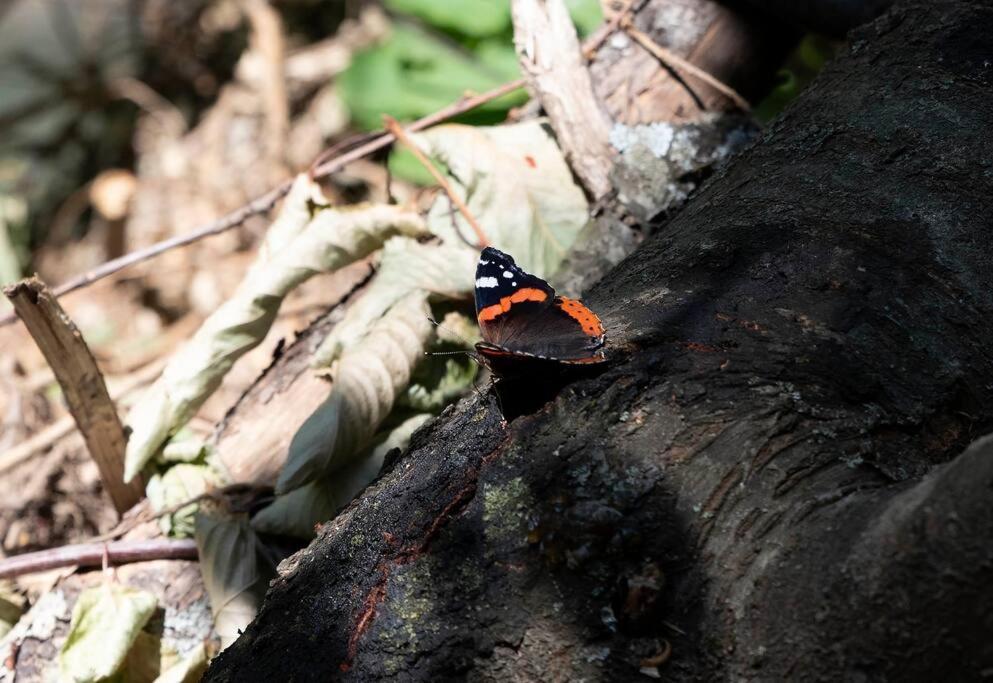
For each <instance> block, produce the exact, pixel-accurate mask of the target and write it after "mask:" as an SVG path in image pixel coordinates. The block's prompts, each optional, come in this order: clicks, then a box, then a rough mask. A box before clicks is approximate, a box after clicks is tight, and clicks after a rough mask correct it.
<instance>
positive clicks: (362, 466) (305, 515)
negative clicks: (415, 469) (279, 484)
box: [252, 413, 432, 538]
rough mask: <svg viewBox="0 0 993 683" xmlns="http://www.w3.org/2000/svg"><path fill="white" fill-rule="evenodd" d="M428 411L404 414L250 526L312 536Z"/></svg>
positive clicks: (406, 439)
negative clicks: (377, 438) (340, 464)
mask: <svg viewBox="0 0 993 683" xmlns="http://www.w3.org/2000/svg"><path fill="white" fill-rule="evenodd" d="M431 417H432V415H431V414H430V413H422V414H419V415H414V416H413V417H410V418H407V419H406V420H404V421H403V422H402V423H400V424H399V425H398V426H396V427H394V428H393V429H391V430H389V431H388V432H386V433H385V434H383V435H382V439H381V440H380V441H379V443H378V444H376V445H375V446H373V447H372V448H369V449H368V451H367V452H366V453H363V454H362V455H361V456H360V457H358V458H356V459H355V461H354V462H352V463H350V464H348V465H346V466H345V467H343V468H341V469H340V470H338V471H336V472H335V473H334V474H331V475H328V476H324V477H321V478H320V479H317V480H315V481H312V482H310V483H309V484H306V485H304V486H301V487H300V488H298V489H294V490H293V491H290V492H289V493H287V494H286V495H282V496H277V497H276V500H275V501H273V503H272V505H270V506H268V507H267V508H265V509H264V510H262V511H260V512H259V513H258V514H257V515H255V516H254V517H253V518H252V527H253V528H254V529H255V530H256V531H258V532H260V533H266V534H278V535H286V536H295V537H297V538H312V537H313V536H314V531H315V526H316V525H317V524H320V523H322V522H326V521H327V520H329V519H331V518H332V517H334V515H335V513H337V512H338V510H340V509H341V508H343V507H344V506H345V505H347V504H348V503H349V502H351V500H352V499H353V498H354V497H355V496H356V495H358V493H359V492H360V491H362V489H364V488H365V487H366V486H368V485H369V483H370V482H371V481H372V480H373V479H375V478H376V477H377V476H378V475H379V470H380V469H381V468H382V466H383V460H384V459H385V458H386V454H387V453H389V452H390V451H391V450H392V449H394V448H400V449H403V448H406V447H407V443H408V442H409V441H410V436H411V434H413V433H414V432H415V431H416V430H417V428H418V427H420V426H421V425H423V424H424V423H425V422H427V421H428V420H429V419H431Z"/></svg>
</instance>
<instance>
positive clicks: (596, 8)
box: [565, 0, 603, 36]
mask: <svg viewBox="0 0 993 683" xmlns="http://www.w3.org/2000/svg"><path fill="white" fill-rule="evenodd" d="M565 4H566V7H568V8H569V15H570V16H571V17H572V21H573V23H574V24H576V30H577V31H579V35H581V36H586V35H589V34H590V33H593V31H594V29H596V27H597V26H599V25H600V24H601V23H603V8H602V7H601V6H600V0H566V1H565Z"/></svg>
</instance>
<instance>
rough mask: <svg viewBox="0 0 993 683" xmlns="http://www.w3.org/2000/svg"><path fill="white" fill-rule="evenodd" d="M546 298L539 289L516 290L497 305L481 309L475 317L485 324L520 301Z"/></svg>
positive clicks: (525, 288)
mask: <svg viewBox="0 0 993 683" xmlns="http://www.w3.org/2000/svg"><path fill="white" fill-rule="evenodd" d="M547 298H548V295H547V294H545V293H544V292H543V291H541V290H540V289H534V288H533V287H524V288H523V289H518V290H517V291H516V292H514V293H513V294H511V295H510V296H505V297H503V298H502V299H500V303H498V304H493V305H492V306H487V307H486V308H481V309H480V310H479V314H478V315H477V316H476V317H478V318H479V321H480V322H486V321H488V320H493V319H494V318H495V317H497V316H498V315H501V314H502V313H506V312H507V311H509V310H510V307H511V305H512V304H519V303H521V302H522V301H544V300H545V299H547Z"/></svg>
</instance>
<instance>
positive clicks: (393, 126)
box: [383, 116, 490, 249]
mask: <svg viewBox="0 0 993 683" xmlns="http://www.w3.org/2000/svg"><path fill="white" fill-rule="evenodd" d="M383 121H384V122H385V123H386V130H388V131H390V133H392V134H393V136H394V137H395V138H396V139H397V140H398V141H399V142H400V144H402V145H403V146H404V147H406V148H407V149H409V150H410V151H411V152H412V153H413V155H414V156H415V157H417V160H418V161H419V162H421V165H422V166H424V168H426V169H427V171H428V173H430V174H431V177H432V178H434V180H435V182H436V183H438V185H440V186H441V189H443V190H444V191H445V194H447V195H448V198H449V199H450V200H451V201H452V203H453V204H455V206H457V207H458V209H459V212H460V213H461V214H462V216H463V217H464V218H465V219H466V221H467V222H468V223H469V226H470V227H471V228H472V229H473V232H475V233H476V239H478V240H479V243H478V244H476V245H474V246H475V247H476V248H477V249H483V248H484V247H486V246H487V245H488V244H489V243H490V240H489V239H488V238H487V237H486V233H485V232H484V231H483V228H482V226H481V225H479V221H477V220H476V217H475V216H473V215H472V211H470V210H469V207H468V206H466V204H465V202H464V201H462V198H461V197H459V196H458V195H457V194H456V193H455V188H453V187H452V184H451V183H449V182H448V180H447V179H446V178H445V176H443V175H442V174H441V171H439V170H438V169H437V168H436V167H435V165H434V164H432V163H431V160H430V159H428V158H427V157H426V156H425V155H424V152H422V151H421V149H420V147H418V146H417V145H416V144H414V141H413V140H411V139H410V136H409V135H407V133H406V131H404V129H403V126H401V125H400V124H399V123H397V120H396V119H395V118H393V117H392V116H383Z"/></svg>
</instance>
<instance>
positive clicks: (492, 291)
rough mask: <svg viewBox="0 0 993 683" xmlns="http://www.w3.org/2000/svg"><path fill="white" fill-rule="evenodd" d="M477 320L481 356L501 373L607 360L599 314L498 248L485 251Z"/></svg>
mask: <svg viewBox="0 0 993 683" xmlns="http://www.w3.org/2000/svg"><path fill="white" fill-rule="evenodd" d="M476 319H477V320H478V321H479V329H480V332H481V333H482V336H483V340H482V341H481V342H479V343H477V344H476V353H477V354H478V355H479V358H480V360H481V361H482V362H483V363H485V364H486V365H487V366H488V367H489V368H490V369H491V370H492V371H493V372H494V373H495V374H497V375H520V374H524V373H526V372H530V371H533V370H536V369H541V368H540V367H536V366H541V367H556V366H561V365H587V364H591V363H602V362H604V361H605V360H607V358H606V355H605V353H604V344H605V343H606V335H605V334H604V329H603V323H601V322H600V318H598V317H597V315H596V313H594V312H593V311H591V310H590V309H589V308H587V307H586V306H585V305H584V304H583V303H582V302H581V301H579V300H577V299H569V298H567V297H564V296H556V295H555V290H554V289H552V287H551V286H550V285H549V284H548V283H547V282H545V281H544V280H542V279H541V278H540V277H537V276H535V275H531V274H530V273H526V272H525V271H524V270H523V269H521V267H520V266H518V265H517V264H516V263H514V259H513V258H512V257H511V256H509V255H508V254H505V253H503V252H502V251H500V250H499V249H494V248H493V247H486V248H485V249H483V252H482V253H481V254H480V255H479V263H478V265H477V266H476Z"/></svg>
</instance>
